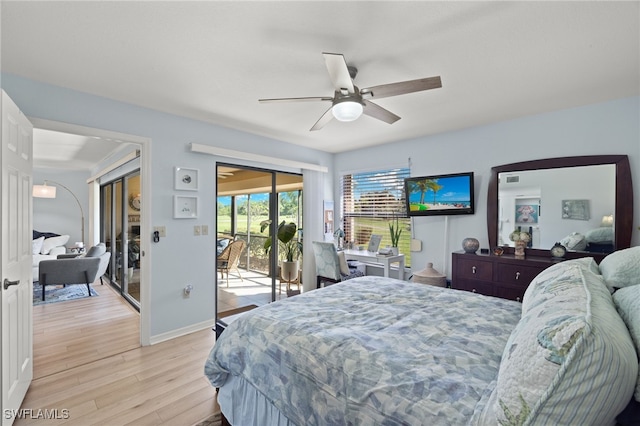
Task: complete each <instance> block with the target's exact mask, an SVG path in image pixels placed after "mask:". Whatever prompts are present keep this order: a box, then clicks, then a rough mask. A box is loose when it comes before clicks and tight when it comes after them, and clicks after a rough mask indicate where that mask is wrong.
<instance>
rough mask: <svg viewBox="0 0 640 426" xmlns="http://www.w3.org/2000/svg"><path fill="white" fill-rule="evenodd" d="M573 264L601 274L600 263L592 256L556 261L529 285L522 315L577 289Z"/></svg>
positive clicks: (523, 302)
mask: <svg viewBox="0 0 640 426" xmlns="http://www.w3.org/2000/svg"><path fill="white" fill-rule="evenodd" d="M573 266H575V267H577V268H585V269H587V270H589V271H591V272H592V273H594V274H596V275H600V271H599V270H598V264H597V263H596V262H595V260H593V258H592V257H583V258H580V259H572V260H567V261H565V262H561V263H556V264H555V265H553V266H551V267H549V268H547V269H545V270H544V271H542V272H540V273H539V274H538V275H537V276H536V277H535V278H534V279H533V280H532V281H531V284H529V286H528V287H527V290H526V291H525V293H524V296H523V298H522V315H524V314H525V313H527V312H529V310H530V309H532V308H534V307H536V306H538V305H540V304H542V303H546V302H547V301H548V300H549V299H551V298H553V297H556V296H558V295H560V294H561V293H562V292H563V291H569V292H571V291H575V290H574V287H575V279H576V277H575V274H576V270H575V268H574V267H573Z"/></svg>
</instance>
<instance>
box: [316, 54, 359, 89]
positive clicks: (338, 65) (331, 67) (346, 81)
mask: <svg viewBox="0 0 640 426" xmlns="http://www.w3.org/2000/svg"><path fill="white" fill-rule="evenodd" d="M322 55H323V56H324V62H325V64H326V65H327V70H328V71H329V77H330V78H331V83H332V84H333V87H334V88H335V89H336V90H337V91H340V89H346V90H347V91H348V92H349V93H355V89H354V88H353V80H351V75H350V74H349V68H347V61H346V60H345V59H344V56H343V55H341V54H339V53H323V54H322Z"/></svg>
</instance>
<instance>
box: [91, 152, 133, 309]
mask: <svg viewBox="0 0 640 426" xmlns="http://www.w3.org/2000/svg"><path fill="white" fill-rule="evenodd" d="M134 161H135V160H134ZM141 196H142V194H141V188H140V169H136V170H134V171H133V172H129V173H126V174H125V175H124V176H120V177H118V178H115V179H112V180H108V181H106V182H104V183H103V182H102V181H101V182H100V212H101V214H100V218H101V224H100V240H101V241H104V242H105V245H106V246H107V251H110V252H111V260H110V262H109V266H108V268H107V274H108V277H109V281H110V282H111V285H112V286H114V287H115V288H116V289H117V290H118V292H119V293H120V295H121V296H122V297H124V298H125V299H126V300H127V301H128V302H129V303H130V304H131V305H133V307H134V308H136V309H137V310H138V311H139V310H140V263H141V257H140V213H141V208H142V204H141Z"/></svg>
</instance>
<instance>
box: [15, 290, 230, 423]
mask: <svg viewBox="0 0 640 426" xmlns="http://www.w3.org/2000/svg"><path fill="white" fill-rule="evenodd" d="M99 283H100V282H99V281H98V282H97V284H94V288H95V289H96V290H97V291H98V293H99V296H97V297H89V298H85V299H81V300H72V301H67V302H59V303H52V304H48V305H40V306H34V307H33V322H34V379H33V382H32V384H31V387H30V388H29V391H28V392H27V395H26V398H25V400H24V402H23V404H22V409H29V410H33V411H32V412H33V413H36V411H37V410H39V409H47V410H57V414H58V417H68V418H66V419H65V418H59V419H57V420H42V419H34V418H27V419H17V420H16V422H15V423H14V424H15V425H18V426H22V425H31V424H35V425H58V424H60V425H62V424H64V425H83V426H85V425H109V426H111V425H114V426H115V425H172V426H174V425H178V426H179V425H187V426H189V425H193V424H196V423H198V422H200V421H202V420H204V419H206V418H207V417H209V416H211V415H212V414H213V413H215V412H217V411H219V407H218V405H217V402H216V401H215V399H216V398H215V389H214V388H213V387H212V386H211V385H210V384H209V382H208V381H207V379H206V378H205V376H204V372H203V370H204V363H205V360H206V357H207V355H208V353H209V351H210V350H211V347H212V346H213V343H214V341H215V333H214V332H213V331H212V330H210V329H207V330H203V331H199V332H196V333H192V334H190V335H187V336H183V337H180V338H176V339H172V340H170V341H167V342H163V343H159V344H156V345H153V346H146V347H140V345H139V333H140V331H139V315H138V313H137V312H136V311H135V310H134V309H133V308H132V307H131V306H130V305H129V304H128V303H127V302H126V301H124V299H122V298H121V297H120V296H119V295H118V294H117V293H116V292H115V291H114V290H113V289H111V288H110V286H109V285H108V284H105V285H100V284H99ZM63 410H68V411H63ZM64 413H68V416H65V415H64Z"/></svg>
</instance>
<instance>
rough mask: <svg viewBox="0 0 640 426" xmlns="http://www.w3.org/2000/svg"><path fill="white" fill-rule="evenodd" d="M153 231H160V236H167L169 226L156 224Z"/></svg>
mask: <svg viewBox="0 0 640 426" xmlns="http://www.w3.org/2000/svg"><path fill="white" fill-rule="evenodd" d="M153 231H154V232H155V231H158V237H162V238H164V237H166V236H167V227H166V226H154V227H153Z"/></svg>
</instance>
